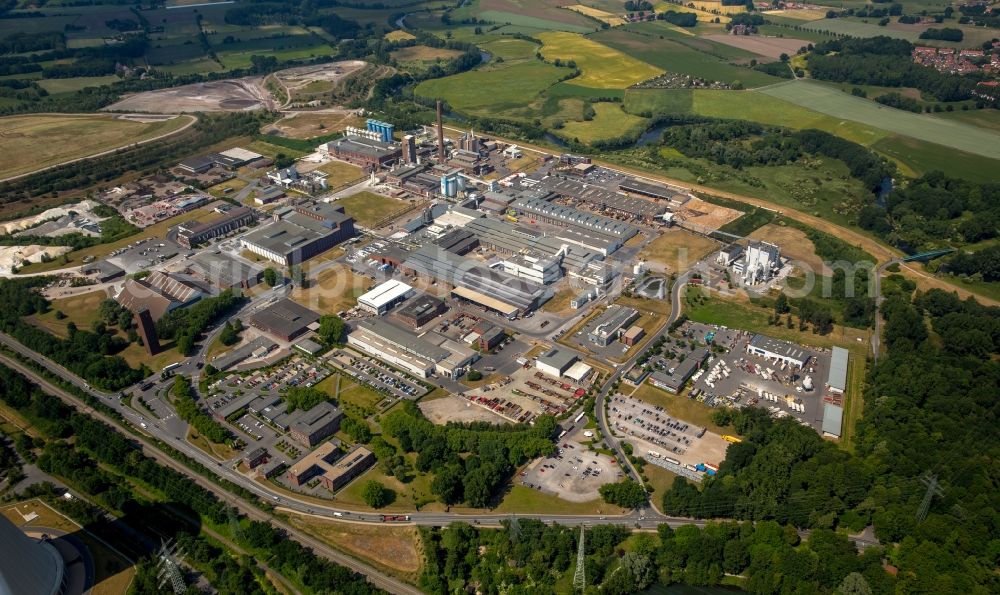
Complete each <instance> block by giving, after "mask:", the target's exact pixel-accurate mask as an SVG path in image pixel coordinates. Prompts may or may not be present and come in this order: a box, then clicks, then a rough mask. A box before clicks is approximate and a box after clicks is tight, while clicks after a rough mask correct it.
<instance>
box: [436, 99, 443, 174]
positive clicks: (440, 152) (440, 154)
mask: <svg viewBox="0 0 1000 595" xmlns="http://www.w3.org/2000/svg"><path fill="white" fill-rule="evenodd" d="M437 127H438V159H439V160H440V161H441V162H442V163H444V124H443V123H442V122H441V100H440V99H439V100H438V102H437Z"/></svg>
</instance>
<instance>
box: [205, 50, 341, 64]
mask: <svg viewBox="0 0 1000 595" xmlns="http://www.w3.org/2000/svg"><path fill="white" fill-rule="evenodd" d="M336 52H337V50H335V49H334V48H332V47H330V46H329V45H327V44H320V45H314V46H309V47H300V48H293V49H283V50H275V51H273V52H269V51H261V50H254V49H250V50H244V51H235V52H230V51H224V52H218V56H219V60H220V61H221V62H222V63H223V64H224V65H225V67H226V69H228V70H232V69H235V68H249V67H250V65H251V64H252V62H251V59H252V58H253V56H274V57H275V58H277V60H278V61H279V62H283V61H287V60H303V59H307V58H315V57H317V56H332V55H333V54H335V53H336Z"/></svg>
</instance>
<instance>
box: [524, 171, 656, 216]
mask: <svg viewBox="0 0 1000 595" xmlns="http://www.w3.org/2000/svg"><path fill="white" fill-rule="evenodd" d="M538 189H539V190H544V191H548V192H552V193H554V194H556V195H558V196H561V197H564V198H569V199H573V200H576V201H579V202H583V203H586V204H588V205H589V206H590V207H591V208H593V209H595V210H598V211H603V212H605V213H613V214H616V215H621V216H625V217H630V218H633V219H638V220H641V221H646V222H647V223H653V222H656V221H662V219H663V215H664V214H665V213H666V212H667V206H666V205H664V204H657V203H654V202H651V201H648V200H645V199H643V198H635V197H632V196H628V195H626V194H622V193H620V192H614V191H612V190H607V189H606V188H601V187H600V186H594V185H588V184H584V183H583V182H581V181H579V180H571V179H569V178H564V177H561V176H548V177H546V178H545V179H543V180H542V181H541V182H540V183H539V184H538Z"/></svg>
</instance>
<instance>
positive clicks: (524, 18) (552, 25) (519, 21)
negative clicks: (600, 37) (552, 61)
mask: <svg viewBox="0 0 1000 595" xmlns="http://www.w3.org/2000/svg"><path fill="white" fill-rule="evenodd" d="M567 12H568V11H567ZM479 18H480V19H483V20H485V21H487V22H490V23H500V24H502V23H509V24H511V25H515V26H519V27H528V28H530V29H537V30H539V31H570V32H573V33H590V32H591V31H593V30H595V29H596V28H597V23H594V26H593V27H585V26H583V25H571V24H569V23H560V22H559V21H553V20H549V19H543V18H539V17H533V16H530V15H524V14H516V13H513V12H505V11H501V10H485V11H483V12H481V13H479Z"/></svg>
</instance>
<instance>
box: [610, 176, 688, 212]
mask: <svg viewBox="0 0 1000 595" xmlns="http://www.w3.org/2000/svg"><path fill="white" fill-rule="evenodd" d="M618 189H619V190H621V191H622V192H626V193H628V194H637V195H639V196H645V197H647V198H652V199H654V200H658V201H660V200H662V201H665V202H668V203H669V204H670V207H671V208H673V209H677V208H680V207H682V206H684V203H686V202H687V201H689V200H691V195H690V194H686V193H684V192H681V191H680V189H675V188H671V187H670V186H663V185H661V184H652V183H650V182H646V181H643V180H639V179H636V178H628V179H626V180H625V181H624V182H622V183H620V184H619V185H618Z"/></svg>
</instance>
